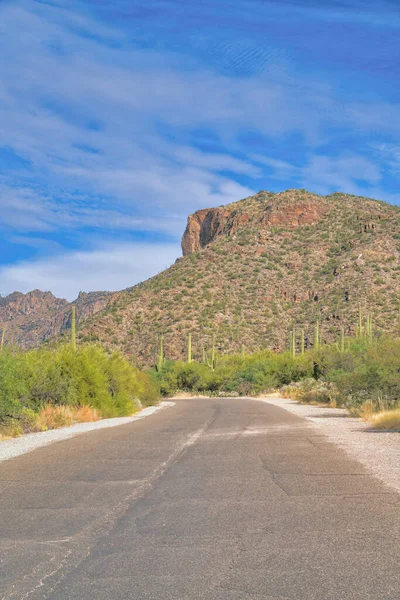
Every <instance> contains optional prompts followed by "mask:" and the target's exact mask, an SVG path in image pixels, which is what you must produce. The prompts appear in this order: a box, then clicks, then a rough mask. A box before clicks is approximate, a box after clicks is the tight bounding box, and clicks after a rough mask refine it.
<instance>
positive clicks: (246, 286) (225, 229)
mask: <svg viewBox="0 0 400 600" xmlns="http://www.w3.org/2000/svg"><path fill="white" fill-rule="evenodd" d="M182 251H183V257H181V258H179V259H178V260H177V261H176V263H175V264H174V265H173V266H172V267H170V268H169V269H167V270H166V271H164V272H162V273H160V274H159V275H157V276H156V277H153V278H152V279H149V280H148V281H146V282H144V283H141V284H139V285H137V286H135V287H133V288H129V289H127V290H124V291H121V292H118V293H114V294H111V295H107V294H104V293H100V294H99V295H95V296H94V297H92V296H91V295H90V294H89V295H88V296H87V297H85V298H86V301H84V299H85V298H83V299H82V300H81V301H80V300H79V299H78V301H77V314H78V316H79V319H80V327H79V336H80V337H81V339H92V340H99V341H100V342H101V343H103V344H105V345H106V346H108V347H110V348H111V349H116V348H119V349H122V350H123V351H124V352H125V353H127V354H128V355H130V356H131V357H132V358H133V360H134V361H135V362H136V363H137V364H138V366H141V367H143V366H148V365H150V364H152V363H154V361H155V359H156V356H157V352H158V347H159V340H160V336H161V335H162V334H163V335H164V349H165V353H166V355H167V356H168V357H171V358H184V357H185V356H186V347H187V335H188V334H189V333H192V338H193V353H194V357H201V355H202V348H203V347H205V348H206V349H207V348H210V345H211V340H212V337H213V335H215V337H216V343H217V347H218V349H219V350H220V351H221V352H233V351H240V349H241V347H242V345H244V346H245V348H246V349H247V350H248V351H250V350H255V349H257V348H262V347H268V348H272V349H283V348H285V347H287V346H288V338H289V332H290V331H291V329H292V328H293V326H296V327H297V329H298V331H299V330H300V328H304V330H305V338H306V344H307V345H311V344H312V340H313V332H314V325H315V323H316V321H317V319H319V320H320V324H321V335H322V338H323V339H324V340H325V341H333V340H335V339H337V338H338V336H339V333H340V330H341V329H342V328H343V329H344V330H345V331H346V333H348V334H350V333H354V330H355V326H356V324H357V321H358V306H359V303H361V306H362V310H363V315H364V317H366V316H367V314H368V315H370V316H372V318H373V324H374V327H375V330H377V331H378V330H379V331H395V330H396V329H398V327H399V300H400V209H399V208H398V207H396V206H392V205H389V204H386V203H384V202H380V201H376V200H371V199H368V198H362V197H356V196H351V195H347V194H342V193H335V194H331V195H329V196H318V195H316V194H312V193H309V192H307V191H305V190H287V191H285V192H281V193H277V194H274V193H272V192H265V191H261V192H259V193H258V194H256V195H255V196H251V197H249V198H245V199H244V200H240V201H238V202H234V203H232V204H229V205H227V206H223V207H218V208H210V209H205V210H200V211H198V212H196V213H194V214H193V215H190V216H189V218H188V223H187V227H186V230H185V232H184V235H183V239H182ZM32 294H35V295H37V294H41V293H40V292H32ZM12 296H14V295H12ZM28 296H29V294H28ZM8 298H10V297H8ZM25 298H26V297H25ZM40 298H41V300H40V302H41V304H42V306H43V308H40V307H39V305H38V310H37V312H36V315H32V313H30V312H29V311H28V312H26V314H25V313H23V314H19V313H18V316H17V317H15V318H14V319H13V320H12V321H11V320H9V321H8V330H9V331H10V332H11V331H14V329H15V326H17V331H18V335H17V338H18V340H20V341H21V340H22V339H23V340H24V341H23V343H24V345H25V346H28V345H31V344H32V343H36V342H38V341H40V340H41V339H44V338H45V337H49V336H51V335H54V333H55V334H57V333H59V332H60V331H61V330H62V329H63V328H65V327H68V325H69V323H68V319H69V315H70V306H69V305H68V304H63V303H65V301H62V300H58V299H55V298H54V297H51V298H50V297H49V296H47V295H46V294H44V295H42V296H41V297H40ZM6 300H7V299H4V298H3V299H2V303H4V302H5V301H6ZM29 302H30V300H29V301H28V300H24V301H23V302H22V301H21V303H22V305H24V306H27V307H29V306H30V304H29ZM2 309H3V304H0V327H1V326H2V312H1V311H2ZM14 314H15V312H14ZM35 324H38V325H37V329H38V332H39V334H38V335H36V332H35V330H34V327H36V325H35Z"/></svg>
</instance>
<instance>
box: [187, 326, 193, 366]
mask: <svg viewBox="0 0 400 600" xmlns="http://www.w3.org/2000/svg"><path fill="white" fill-rule="evenodd" d="M191 362H192V334H191V333H189V335H188V363H191Z"/></svg>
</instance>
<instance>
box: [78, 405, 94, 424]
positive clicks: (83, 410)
mask: <svg viewBox="0 0 400 600" xmlns="http://www.w3.org/2000/svg"><path fill="white" fill-rule="evenodd" d="M99 419H100V415H99V411H98V410H97V409H96V408H92V407H91V406H81V407H80V408H77V409H76V410H75V411H74V421H76V422H77V423H91V422H92V421H98V420H99Z"/></svg>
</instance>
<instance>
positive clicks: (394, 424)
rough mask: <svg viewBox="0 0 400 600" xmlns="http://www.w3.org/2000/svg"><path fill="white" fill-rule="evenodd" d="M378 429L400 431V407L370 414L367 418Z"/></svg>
mask: <svg viewBox="0 0 400 600" xmlns="http://www.w3.org/2000/svg"><path fill="white" fill-rule="evenodd" d="M367 420H368V421H369V422H370V423H371V425H372V426H373V427H375V428H376V429H385V430H386V431H400V408H396V409H394V410H384V411H382V412H379V413H375V414H373V415H370V416H369V418H368V419H367Z"/></svg>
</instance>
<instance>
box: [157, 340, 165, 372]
mask: <svg viewBox="0 0 400 600" xmlns="http://www.w3.org/2000/svg"><path fill="white" fill-rule="evenodd" d="M163 364H164V336H163V335H161V336H160V348H159V351H158V362H157V369H158V371H161V369H162V367H163Z"/></svg>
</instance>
